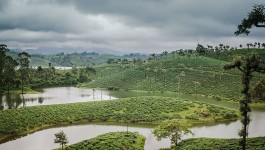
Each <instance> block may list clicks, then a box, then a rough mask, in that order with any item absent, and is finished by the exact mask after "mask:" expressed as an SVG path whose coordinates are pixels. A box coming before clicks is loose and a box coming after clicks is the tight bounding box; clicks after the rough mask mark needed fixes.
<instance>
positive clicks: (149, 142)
mask: <svg viewBox="0 0 265 150" xmlns="http://www.w3.org/2000/svg"><path fill="white" fill-rule="evenodd" d="M148 95H152V96H169V97H179V98H182V99H189V100H193V101H201V102H206V103H212V104H217V105H222V106H226V107H230V108H234V109H238V104H231V103H227V102H224V101H217V100H213V99H210V98H207V97H202V96H192V95H185V94H176V93H163V94H162V93H160V92H157V93H154V92H152V93H146V92H125V91H112V92H109V91H107V90H93V89H80V88H74V87H59V88H46V89H43V93H41V94H24V95H23V96H24V100H23V97H21V95H11V96H10V95H9V97H8V95H7V96H2V99H0V100H1V101H0V102H1V104H2V105H1V106H2V107H3V108H5V109H7V108H17V107H22V106H23V105H24V106H33V105H48V104H59V103H74V102H85V101H100V100H111V99H115V98H116V97H118V98H122V97H132V96H148ZM8 100H10V101H8ZM251 119H252V121H251V123H250V126H249V132H250V133H249V137H257V136H265V126H264V124H265V112H262V111H253V112H252V113H251ZM240 128H241V123H240V121H236V122H232V123H229V124H218V125H214V126H201V127H196V128H192V131H193V132H194V135H193V136H192V135H189V136H184V137H183V139H186V138H192V137H213V138H238V130H239V129H240ZM60 130H63V131H64V132H65V133H66V135H67V137H68V139H69V142H70V143H69V144H73V143H77V142H80V141H82V140H85V139H89V138H92V137H96V136H98V135H100V134H103V133H107V132H115V131H126V130H127V128H126V127H125V126H109V125H91V124H88V125H76V126H69V127H60V128H51V129H46V130H42V131H38V132H35V133H33V134H30V135H27V136H25V137H22V138H19V139H16V140H13V141H9V142H7V143H3V144H1V145H0V150H17V149H18V148H19V149H20V150H36V149H38V150H49V149H53V148H56V147H59V145H58V144H54V134H55V133H57V132H58V131H60ZM151 130H152V129H151V128H140V127H129V131H136V132H139V133H140V134H142V135H144V136H145V137H146V142H145V149H147V150H156V149H159V148H166V147H169V146H170V141H169V139H165V140H162V141H157V140H156V139H155V137H154V136H153V135H152V132H151Z"/></svg>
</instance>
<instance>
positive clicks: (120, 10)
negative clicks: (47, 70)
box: [0, 0, 265, 50]
mask: <svg viewBox="0 0 265 150" xmlns="http://www.w3.org/2000/svg"><path fill="white" fill-rule="evenodd" d="M260 2H261V1H259V0H254V1H249V0H232V1H231V0H222V1H217V0H216V1H214V0H197V1H195V0H133V1H132V0H45V1H42V0H24V1H16V0H6V1H5V0H0V11H1V13H0V20H1V21H0V41H1V42H2V41H3V42H7V43H10V44H12V46H15V45H17V46H21V45H23V46H29V47H30V46H31V45H34V47H37V46H38V45H40V46H41V45H45V44H47V43H50V45H51V46H60V43H61V45H62V46H64V45H68V46H73V47H74V46H83V47H93V46H94V47H101V46H102V47H105V48H115V49H121V50H125V49H127V50H130V49H131V50H133V49H139V50H140V49H149V50H154V49H163V48H165V49H176V48H193V47H195V46H196V43H198V42H204V41H207V42H209V43H217V41H218V40H220V38H222V39H221V40H222V42H224V40H223V39H229V38H231V37H233V39H234V37H235V36H234V35H233V32H234V31H235V30H236V26H237V24H239V23H240V21H241V20H242V19H243V18H244V17H245V16H246V15H247V13H248V12H249V11H250V10H251V8H252V5H253V4H254V3H260ZM2 4H3V5H2ZM264 34H265V31H264V30H262V29H253V30H252V31H251V34H250V36H251V38H252V39H257V40H261V41H262V40H264ZM235 39H236V38H235ZM245 40H247V38H246V39H245ZM242 41H243V40H242ZM44 43H45V44H44ZM220 43H221V42H220Z"/></svg>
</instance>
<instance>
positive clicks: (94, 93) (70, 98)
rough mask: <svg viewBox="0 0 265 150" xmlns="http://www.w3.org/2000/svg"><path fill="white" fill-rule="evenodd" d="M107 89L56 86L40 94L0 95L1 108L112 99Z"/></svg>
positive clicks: (43, 90)
mask: <svg viewBox="0 0 265 150" xmlns="http://www.w3.org/2000/svg"><path fill="white" fill-rule="evenodd" d="M112 99H116V98H115V97H111V96H109V91H107V90H96V89H81V88H75V87H55V88H45V89H42V93H40V94H6V95H0V103H1V104H0V109H1V110H3V109H15V108H20V107H26V106H36V105H51V104H64V103H76V102H87V101H101V100H112Z"/></svg>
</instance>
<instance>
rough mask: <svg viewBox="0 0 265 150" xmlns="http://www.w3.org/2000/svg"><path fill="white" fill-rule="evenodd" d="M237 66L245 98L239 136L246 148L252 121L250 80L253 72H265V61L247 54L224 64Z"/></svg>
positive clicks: (243, 146) (241, 103) (242, 101)
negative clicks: (250, 116) (250, 114)
mask: <svg viewBox="0 0 265 150" xmlns="http://www.w3.org/2000/svg"><path fill="white" fill-rule="evenodd" d="M234 68H237V69H238V70H239V71H241V72H242V85H243V89H242V91H241V92H242V94H243V98H242V100H240V109H239V110H240V113H241V116H242V120H241V122H242V129H241V130H240V131H239V136H241V137H242V139H241V140H240V145H241V146H242V149H243V150H245V149H246V138H247V136H248V125H249V123H250V118H249V112H250V111H251V109H250V107H249V104H250V103H251V96H250V81H251V79H252V74H253V72H259V73H261V72H263V73H264V72H265V66H264V63H263V62H262V61H261V60H260V58H259V57H258V56H256V55H251V56H247V57H246V58H244V59H242V60H236V61H235V62H233V63H231V64H227V65H225V66H224V69H225V70H229V69H234Z"/></svg>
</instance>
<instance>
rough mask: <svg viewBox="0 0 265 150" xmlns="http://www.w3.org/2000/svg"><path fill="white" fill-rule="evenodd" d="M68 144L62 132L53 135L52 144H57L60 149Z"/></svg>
mask: <svg viewBox="0 0 265 150" xmlns="http://www.w3.org/2000/svg"><path fill="white" fill-rule="evenodd" d="M68 142H69V141H68V139H67V137H66V134H65V133H64V132H63V131H60V132H58V133H55V139H54V143H59V144H60V145H61V146H62V149H63V147H64V146H65V145H66V144H67V143H68Z"/></svg>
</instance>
